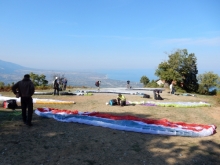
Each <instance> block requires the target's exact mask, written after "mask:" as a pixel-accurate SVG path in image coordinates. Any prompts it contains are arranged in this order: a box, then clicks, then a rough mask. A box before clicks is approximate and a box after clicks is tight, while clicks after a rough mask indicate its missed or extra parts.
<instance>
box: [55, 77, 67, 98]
mask: <svg viewBox="0 0 220 165" xmlns="http://www.w3.org/2000/svg"><path fill="white" fill-rule="evenodd" d="M66 86H67V79H66V78H61V79H59V78H58V77H55V80H54V82H53V89H54V92H53V95H59V91H61V90H63V91H65V90H66Z"/></svg>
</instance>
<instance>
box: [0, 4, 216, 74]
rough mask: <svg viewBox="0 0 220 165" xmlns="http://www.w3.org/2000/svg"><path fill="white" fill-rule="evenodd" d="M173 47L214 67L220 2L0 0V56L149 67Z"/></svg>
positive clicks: (86, 66)
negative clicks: (193, 54) (183, 50)
mask: <svg viewBox="0 0 220 165" xmlns="http://www.w3.org/2000/svg"><path fill="white" fill-rule="evenodd" d="M176 49H187V50H188V52H189V53H195V56H196V57H197V66H198V69H199V70H202V71H213V72H214V73H215V72H217V71H219V70H220V69H219V65H220V0H0V59H1V60H4V61H9V62H13V63H16V64H19V65H22V66H25V67H31V68H37V69H38V68H39V69H40V68H41V69H62V70H66V69H68V70H75V69H77V70H93V69H127V68H129V69H156V68H157V67H158V64H159V63H161V62H162V61H164V60H168V54H170V53H172V52H173V51H175V50H176Z"/></svg>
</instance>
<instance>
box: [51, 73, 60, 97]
mask: <svg viewBox="0 0 220 165" xmlns="http://www.w3.org/2000/svg"><path fill="white" fill-rule="evenodd" d="M59 88H60V85H59V80H58V77H55V80H54V82H53V89H54V92H53V95H59V90H60V89H59Z"/></svg>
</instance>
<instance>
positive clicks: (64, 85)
mask: <svg viewBox="0 0 220 165" xmlns="http://www.w3.org/2000/svg"><path fill="white" fill-rule="evenodd" d="M66 86H67V79H66V78H65V79H63V90H64V91H65V90H66Z"/></svg>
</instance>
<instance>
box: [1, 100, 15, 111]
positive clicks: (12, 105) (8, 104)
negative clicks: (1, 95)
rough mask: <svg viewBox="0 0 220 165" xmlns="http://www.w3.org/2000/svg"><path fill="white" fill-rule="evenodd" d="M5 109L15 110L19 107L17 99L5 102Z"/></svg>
mask: <svg viewBox="0 0 220 165" xmlns="http://www.w3.org/2000/svg"><path fill="white" fill-rule="evenodd" d="M3 107H4V108H8V109H15V108H17V107H18V105H17V102H16V100H15V99H11V100H6V101H4V102H3Z"/></svg>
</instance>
